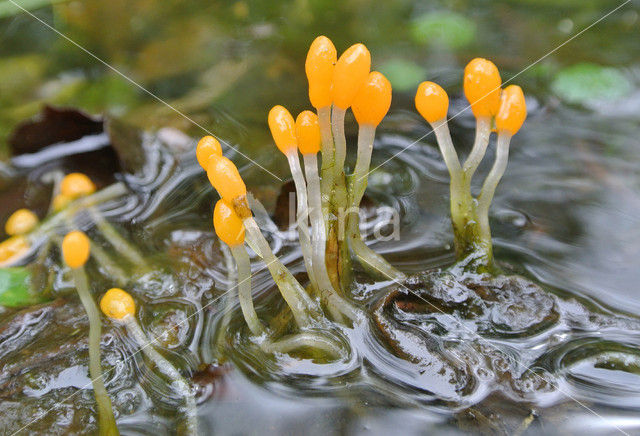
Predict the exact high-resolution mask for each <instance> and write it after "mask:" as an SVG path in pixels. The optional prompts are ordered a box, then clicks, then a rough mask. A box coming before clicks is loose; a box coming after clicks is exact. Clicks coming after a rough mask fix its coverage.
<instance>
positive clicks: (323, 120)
mask: <svg viewBox="0 0 640 436" xmlns="http://www.w3.org/2000/svg"><path fill="white" fill-rule="evenodd" d="M318 124H320V137H321V139H322V170H321V171H322V189H321V192H322V215H323V217H324V221H325V223H324V224H325V229H328V228H329V227H328V220H329V204H330V202H331V192H332V191H333V176H334V171H335V170H334V165H335V147H334V145H333V135H332V134H331V106H330V105H329V106H326V107H322V108H319V109H318Z"/></svg>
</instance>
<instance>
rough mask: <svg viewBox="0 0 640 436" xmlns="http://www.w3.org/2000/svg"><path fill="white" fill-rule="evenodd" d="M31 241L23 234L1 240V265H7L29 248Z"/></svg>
mask: <svg viewBox="0 0 640 436" xmlns="http://www.w3.org/2000/svg"><path fill="white" fill-rule="evenodd" d="M29 247H30V245H29V241H27V238H25V237H24V236H22V235H16V236H12V237H10V238H9V239H5V240H4V241H2V242H0V266H6V265H8V264H11V263H12V262H13V261H15V260H17V259H18V258H20V257H21V256H22V255H23V254H25V253H26V252H27V250H29Z"/></svg>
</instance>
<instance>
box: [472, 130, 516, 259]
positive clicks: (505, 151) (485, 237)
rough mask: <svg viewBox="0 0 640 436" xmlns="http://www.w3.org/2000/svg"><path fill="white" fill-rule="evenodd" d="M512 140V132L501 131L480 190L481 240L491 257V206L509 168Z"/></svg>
mask: <svg viewBox="0 0 640 436" xmlns="http://www.w3.org/2000/svg"><path fill="white" fill-rule="evenodd" d="M510 142H511V134H510V133H508V132H500V134H499V135H498V143H497V146H496V159H495V161H494V163H493V167H492V168H491V171H490V172H489V175H488V176H487V178H486V179H485V181H484V184H483V185H482V191H480V196H479V197H478V207H477V215H478V219H479V223H480V241H481V244H482V246H483V248H484V250H485V251H486V253H487V256H488V257H489V258H491V256H492V245H491V229H490V228H489V206H491V201H492V200H493V195H494V194H495V192H496V187H497V186H498V183H499V182H500V179H501V178H502V176H503V174H504V172H505V170H506V168H507V160H508V158H509V143H510Z"/></svg>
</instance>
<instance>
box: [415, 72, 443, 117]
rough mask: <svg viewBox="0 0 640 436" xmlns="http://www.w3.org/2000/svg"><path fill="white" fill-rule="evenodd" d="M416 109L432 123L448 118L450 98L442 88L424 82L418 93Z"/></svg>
mask: <svg viewBox="0 0 640 436" xmlns="http://www.w3.org/2000/svg"><path fill="white" fill-rule="evenodd" d="M416 109H418V112H420V115H422V117H423V118H424V119H425V120H427V121H428V122H430V123H433V122H436V121H440V120H442V119H445V118H446V117H447V111H448V110H449V96H448V95H447V93H446V92H445V90H444V89H442V87H441V86H440V85H438V84H436V83H433V82H422V83H421V84H420V85H419V86H418V91H417V92H416Z"/></svg>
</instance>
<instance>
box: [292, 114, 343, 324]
mask: <svg viewBox="0 0 640 436" xmlns="http://www.w3.org/2000/svg"><path fill="white" fill-rule="evenodd" d="M319 124H320V123H319V120H318V117H317V116H316V115H315V114H314V113H313V112H311V111H304V112H301V113H300V114H299V115H298V118H297V119H296V125H295V134H296V139H297V142H298V148H299V149H300V152H301V153H302V156H303V159H304V170H305V175H306V176H307V185H306V187H305V189H308V196H307V198H308V200H309V211H310V220H311V229H312V230H311V234H312V237H311V240H312V247H313V248H312V249H313V261H312V264H313V268H314V270H315V277H316V279H317V280H318V282H317V287H318V291H319V292H320V295H321V296H322V300H323V302H324V303H325V304H326V306H327V308H328V309H329V311H330V312H331V315H332V316H333V318H334V319H336V320H342V315H343V314H344V315H346V316H347V317H348V318H350V319H354V318H355V310H354V309H353V308H352V307H351V305H350V304H349V303H348V302H347V301H346V300H344V299H343V298H342V297H340V296H339V295H338V293H337V292H336V291H335V289H334V287H333V284H332V283H331V279H330V278H329V274H328V272H327V264H326V258H325V253H326V249H327V236H326V235H327V232H326V227H325V222H324V218H323V216H322V205H321V203H322V200H321V193H320V176H319V175H318V158H317V155H318V152H319V151H320V144H321V142H322V139H321V136H322V135H321V132H320V125H319Z"/></svg>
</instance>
